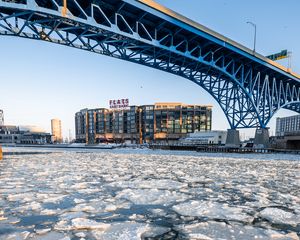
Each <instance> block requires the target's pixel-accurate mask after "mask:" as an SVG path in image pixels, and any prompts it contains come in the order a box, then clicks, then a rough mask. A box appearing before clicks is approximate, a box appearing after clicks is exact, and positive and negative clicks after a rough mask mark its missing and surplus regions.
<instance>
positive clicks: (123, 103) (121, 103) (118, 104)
mask: <svg viewBox="0 0 300 240" xmlns="http://www.w3.org/2000/svg"><path fill="white" fill-rule="evenodd" d="M109 107H110V108H112V109H118V108H127V107H129V99H128V98H126V99H117V100H109Z"/></svg>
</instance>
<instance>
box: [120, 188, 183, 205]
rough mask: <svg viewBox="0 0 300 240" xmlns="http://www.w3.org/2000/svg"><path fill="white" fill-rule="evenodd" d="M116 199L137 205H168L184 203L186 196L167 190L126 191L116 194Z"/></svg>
mask: <svg viewBox="0 0 300 240" xmlns="http://www.w3.org/2000/svg"><path fill="white" fill-rule="evenodd" d="M117 198H123V199H127V200H129V201H131V202H133V203H134V204H138V205H156V204H163V205H168V204H171V203H173V202H179V201H184V200H186V199H187V198H188V196H187V195H185V194H181V193H177V192H174V191H168V190H157V189H126V190H123V191H121V192H119V193H118V195H117Z"/></svg>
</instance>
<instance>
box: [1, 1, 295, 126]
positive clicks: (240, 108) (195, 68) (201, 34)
mask: <svg viewBox="0 0 300 240" xmlns="http://www.w3.org/2000/svg"><path fill="white" fill-rule="evenodd" d="M147 2H150V3H151V4H152V2H151V1H150V0H67V1H66V0H0V35H5V36H17V37H22V38H29V39H35V40H43V41H48V42H52V43H56V44H61V45H65V46H69V47H74V48H78V49H82V50H86V51H90V52H94V53H98V54H102V55H106V56H110V57H114V58H118V59H122V60H126V61H130V62H133V63H138V64H142V65H145V66H148V67H152V68H155V69H158V70H162V71H165V72H169V73H172V74H175V75H178V76H181V77H184V78H186V79H189V80H191V81H193V82H194V83H196V84H197V85H199V86H201V87H202V88H203V89H205V90H206V91H207V92H208V93H209V94H210V95H211V96H212V97H213V98H214V99H215V100H216V101H217V102H218V104H219V105H220V107H221V108H222V110H223V111H224V113H225V115H226V117H227V119H228V122H229V124H230V127H231V128H232V129H237V128H254V127H260V128H266V127H267V124H268V122H269V121H270V119H271V118H272V117H273V116H274V114H275V113H276V112H277V111H278V110H279V109H281V108H284V109H289V110H293V111H296V112H299V113H300V88H299V87H300V80H299V78H298V76H295V75H293V74H291V73H289V72H287V71H285V70H284V69H282V68H280V67H278V66H276V65H274V64H272V63H270V62H268V61H267V60H266V59H262V58H261V57H258V56H257V54H256V53H253V52H251V51H250V50H249V49H246V48H244V47H241V46H239V45H238V44H235V43H234V42H232V41H230V40H229V39H226V38H224V37H222V36H221V37H220V36H218V35H216V34H214V33H213V32H210V31H209V30H207V29H205V28H204V27H203V26H202V27H201V26H200V27H199V28H197V27H195V26H193V25H192V24H190V23H189V22H186V21H185V20H186V19H185V18H183V17H182V16H179V17H176V16H175V17H174V16H173V15H172V14H173V12H171V14H170V13H168V12H165V11H162V10H160V9H158V8H155V7H153V6H150V5H149V4H147ZM183 91H184V89H183Z"/></svg>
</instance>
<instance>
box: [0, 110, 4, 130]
mask: <svg viewBox="0 0 300 240" xmlns="http://www.w3.org/2000/svg"><path fill="white" fill-rule="evenodd" d="M3 125H4V112H3V110H1V109H0V126H3Z"/></svg>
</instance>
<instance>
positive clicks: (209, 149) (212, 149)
mask: <svg viewBox="0 0 300 240" xmlns="http://www.w3.org/2000/svg"><path fill="white" fill-rule="evenodd" d="M149 147H150V149H161V150H177V151H197V152H205V153H238V154H252V153H253V154H255V153H257V154H274V153H281V154H300V149H299V150H289V149H274V148H246V147H227V146H207V145H186V144H150V145H149Z"/></svg>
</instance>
